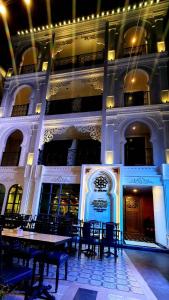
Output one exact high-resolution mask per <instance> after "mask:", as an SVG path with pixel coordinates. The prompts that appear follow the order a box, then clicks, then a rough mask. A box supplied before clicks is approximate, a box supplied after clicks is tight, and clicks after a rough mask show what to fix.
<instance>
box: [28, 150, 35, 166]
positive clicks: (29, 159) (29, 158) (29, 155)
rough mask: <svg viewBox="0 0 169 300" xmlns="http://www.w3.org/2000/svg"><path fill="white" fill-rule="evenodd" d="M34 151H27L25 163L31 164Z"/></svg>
mask: <svg viewBox="0 0 169 300" xmlns="http://www.w3.org/2000/svg"><path fill="white" fill-rule="evenodd" d="M33 158H34V153H32V152H29V153H28V158H27V165H29V166H32V164H33Z"/></svg>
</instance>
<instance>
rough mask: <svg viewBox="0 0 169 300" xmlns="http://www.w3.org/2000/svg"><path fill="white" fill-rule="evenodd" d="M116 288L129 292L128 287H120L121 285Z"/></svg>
mask: <svg viewBox="0 0 169 300" xmlns="http://www.w3.org/2000/svg"><path fill="white" fill-rule="evenodd" d="M117 288H118V290H120V291H124V292H129V290H130V289H129V287H128V286H127V285H121V284H117Z"/></svg>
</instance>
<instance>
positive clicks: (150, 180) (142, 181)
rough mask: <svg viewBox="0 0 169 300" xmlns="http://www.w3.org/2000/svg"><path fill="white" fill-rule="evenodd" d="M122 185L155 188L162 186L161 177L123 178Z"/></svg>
mask: <svg viewBox="0 0 169 300" xmlns="http://www.w3.org/2000/svg"><path fill="white" fill-rule="evenodd" d="M123 185H141V186H156V185H162V182H161V176H156V177H154V176H152V177H139V176H138V177H124V178H123Z"/></svg>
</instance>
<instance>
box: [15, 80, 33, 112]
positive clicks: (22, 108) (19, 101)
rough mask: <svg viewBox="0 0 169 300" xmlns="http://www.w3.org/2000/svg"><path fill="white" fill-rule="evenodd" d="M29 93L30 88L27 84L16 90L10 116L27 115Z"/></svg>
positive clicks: (30, 91)
mask: <svg viewBox="0 0 169 300" xmlns="http://www.w3.org/2000/svg"><path fill="white" fill-rule="evenodd" d="M31 94H32V89H31V87H28V86H27V87H23V88H21V89H20V90H19V91H18V93H17V94H16V97H15V102H14V105H13V109H12V117H16V116H27V114H28V108H29V103H30V96H31Z"/></svg>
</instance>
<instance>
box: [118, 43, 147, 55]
mask: <svg viewBox="0 0 169 300" xmlns="http://www.w3.org/2000/svg"><path fill="white" fill-rule="evenodd" d="M147 49H148V48H147V44H144V45H140V46H137V47H129V48H123V51H122V55H121V56H122V57H127V56H135V55H136V56H137V55H143V54H146V53H147Z"/></svg>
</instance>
